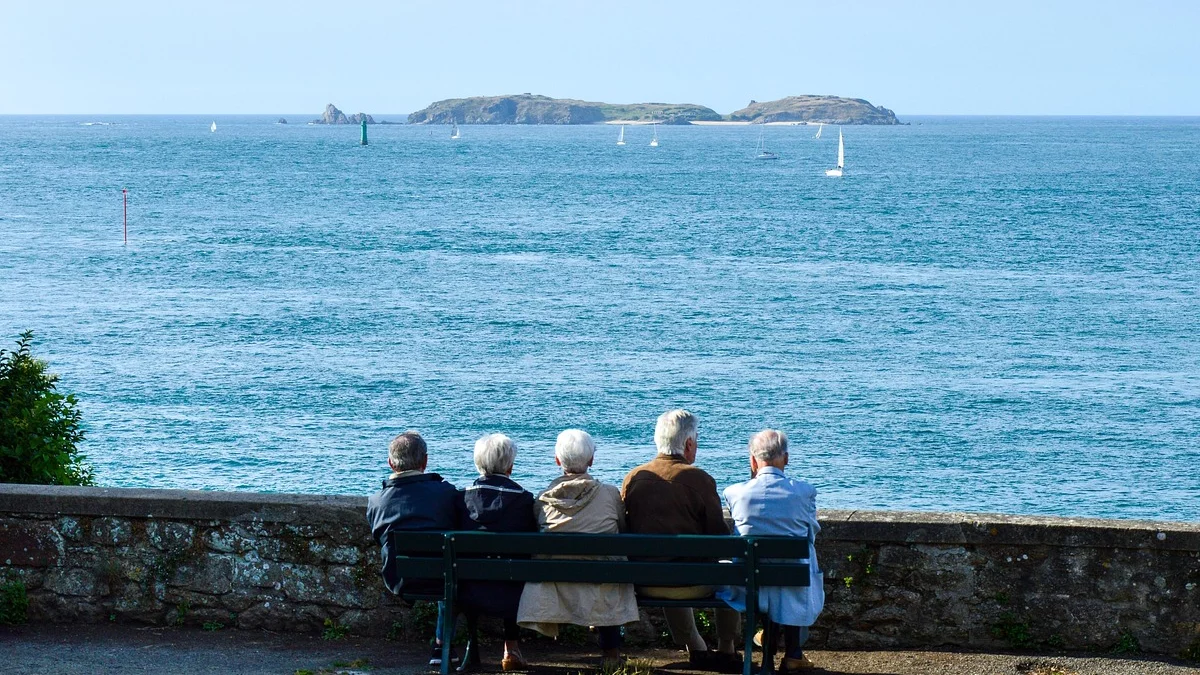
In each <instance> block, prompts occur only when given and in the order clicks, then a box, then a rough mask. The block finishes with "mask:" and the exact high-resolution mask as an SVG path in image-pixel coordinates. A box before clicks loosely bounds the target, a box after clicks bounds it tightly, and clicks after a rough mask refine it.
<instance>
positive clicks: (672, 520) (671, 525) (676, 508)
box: [621, 409, 742, 672]
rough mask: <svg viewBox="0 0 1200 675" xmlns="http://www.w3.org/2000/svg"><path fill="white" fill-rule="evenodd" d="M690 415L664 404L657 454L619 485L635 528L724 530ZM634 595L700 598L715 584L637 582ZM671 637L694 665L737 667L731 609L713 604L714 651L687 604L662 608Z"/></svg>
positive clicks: (736, 620)
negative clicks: (699, 460)
mask: <svg viewBox="0 0 1200 675" xmlns="http://www.w3.org/2000/svg"><path fill="white" fill-rule="evenodd" d="M696 438H697V433H696V417H695V416H694V415H692V414H691V413H690V412H688V411H686V410H682V409H679V410H670V411H667V412H665V413H663V414H662V415H661V416H660V417H659V418H658V423H657V425H656V427H655V429H654V444H655V445H656V446H658V456H657V457H655V458H654V459H653V460H651V461H650V462H647V463H646V464H643V465H641V466H639V467H637V468H636V469H634V470H633V471H630V472H629V475H627V476H625V483H624V485H623V486H622V488H621V496H622V499H624V501H625V522H626V523H627V525H628V527H629V531H630V532H632V533H636V534H711V535H727V534H729V528H728V527H727V526H726V524H725V516H724V513H723V511H722V510H721V498H720V497H719V496H717V482H716V481H715V480H713V478H712V476H710V475H708V473H706V472H705V471H704V470H703V469H701V468H699V467H697V466H693V463H694V462H695V461H696ZM637 590H638V594H639V595H644V596H647V597H654V598H664V599H668V600H695V599H698V598H706V597H709V596H711V595H712V594H713V592H714V591H715V590H716V589H714V588H711V587H708V586H682V587H677V586H669V587H657V586H655V587H639V588H638V589H637ZM665 612H666V615H667V627H668V628H669V629H670V630H671V638H672V639H673V640H674V642H675V644H676V645H678V646H680V647H686V648H687V650H688V660H689V661H690V662H691V663H692V664H693V665H697V666H702V667H706V668H711V669H715V670H721V671H730V672H734V671H736V672H741V670H742V662H741V659H739V658H738V657H737V647H736V645H737V639H738V633H739V632H740V626H739V624H740V616H739V615H738V613H737V612H735V611H733V610H731V609H718V610H717V612H716V614H717V646H718V650H717V651H716V652H711V651H709V650H708V644H707V643H705V641H704V638H703V637H701V636H700V632H699V631H698V630H696V618H695V615H693V613H692V610H691V609H690V608H687V607H672V608H668V609H666V610H665Z"/></svg>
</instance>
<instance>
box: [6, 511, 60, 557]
mask: <svg viewBox="0 0 1200 675" xmlns="http://www.w3.org/2000/svg"><path fill="white" fill-rule="evenodd" d="M63 547H64V542H63V539H62V535H60V534H59V533H58V531H57V530H55V529H54V526H53V525H52V524H51V523H50V522H48V521H41V520H33V521H20V520H16V519H5V520H3V521H0V565H3V566H4V567H50V566H53V565H57V564H58V561H59V559H60V557H61V556H62V554H63Z"/></svg>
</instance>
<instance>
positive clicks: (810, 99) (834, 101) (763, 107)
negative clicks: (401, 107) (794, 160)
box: [326, 94, 900, 124]
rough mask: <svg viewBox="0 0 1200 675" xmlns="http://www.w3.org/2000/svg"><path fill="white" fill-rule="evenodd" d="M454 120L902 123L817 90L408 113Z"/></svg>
mask: <svg viewBox="0 0 1200 675" xmlns="http://www.w3.org/2000/svg"><path fill="white" fill-rule="evenodd" d="M330 107H331V108H332V107H333V106H330ZM335 110H336V108H335ZM339 112H340V111H339ZM326 114H328V111H326ZM452 122H457V123H459V124H605V123H607V124H614V123H627V124H649V123H656V124H693V123H698V124H705V123H707V124H720V123H727V124H771V123H792V124H797V123H809V124H816V123H824V124H900V122H899V120H897V119H896V114H895V113H893V112H892V111H891V110H888V109H887V108H883V107H878V106H874V105H872V104H871V103H869V102H867V101H865V100H863V99H860V98H842V97H840V96H812V95H806V96H788V97H787V98H782V99H779V100H777V101H766V102H763V103H759V102H757V101H751V102H750V104H749V105H747V106H746V107H745V108H742V109H741V110H737V111H735V112H733V113H732V114H730V115H728V116H722V115H721V114H720V113H718V112H716V111H715V110H713V109H712V108H707V107H705V106H702V105H696V104H693V103H631V104H615V103H597V102H592V101H580V100H577V99H569V98H550V97H549V96H539V95H536V94H514V95H511V96H472V97H470V98H451V99H446V100H443V101H437V102H435V103H431V104H429V105H428V106H427V107H425V108H423V109H421V110H418V111H417V112H415V113H412V114H411V115H409V116H408V123H409V124H450V123H452ZM352 123H353V122H352ZM368 123H370V121H368Z"/></svg>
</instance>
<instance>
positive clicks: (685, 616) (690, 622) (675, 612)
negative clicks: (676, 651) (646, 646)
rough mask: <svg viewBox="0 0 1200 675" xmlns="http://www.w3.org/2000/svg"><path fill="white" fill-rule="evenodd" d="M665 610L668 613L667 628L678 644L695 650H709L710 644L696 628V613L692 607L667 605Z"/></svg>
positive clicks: (689, 649)
mask: <svg viewBox="0 0 1200 675" xmlns="http://www.w3.org/2000/svg"><path fill="white" fill-rule="evenodd" d="M663 612H664V613H665V614H666V615H667V629H668V630H670V631H671V640H672V641H673V642H674V643H675V644H676V646H679V647H687V648H688V651H693V652H703V651H707V650H708V644H707V643H706V642H705V641H704V638H703V637H701V636H700V631H699V630H697V629H696V615H695V614H693V613H692V608H691V607H666V608H664V609H663Z"/></svg>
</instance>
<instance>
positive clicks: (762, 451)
mask: <svg viewBox="0 0 1200 675" xmlns="http://www.w3.org/2000/svg"><path fill="white" fill-rule="evenodd" d="M750 454H751V455H754V459H757V460H758V461H760V462H773V461H775V460H777V459H779V458H780V457H783V456H784V455H786V454H787V434H785V433H783V432H782V431H778V430H776V429H763V430H762V431H760V432H758V433H757V434H754V435H753V436H751V437H750Z"/></svg>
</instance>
